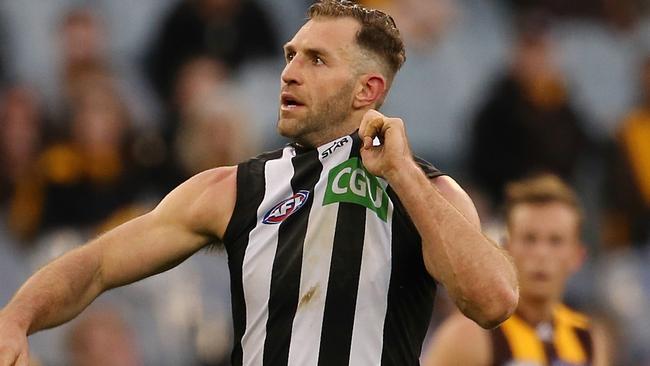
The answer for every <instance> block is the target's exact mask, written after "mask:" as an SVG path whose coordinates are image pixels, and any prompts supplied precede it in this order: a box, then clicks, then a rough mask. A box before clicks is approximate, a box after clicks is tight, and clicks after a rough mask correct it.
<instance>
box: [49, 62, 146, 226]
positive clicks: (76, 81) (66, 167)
mask: <svg viewBox="0 0 650 366" xmlns="http://www.w3.org/2000/svg"><path fill="white" fill-rule="evenodd" d="M78 71H79V74H78V75H74V76H71V77H70V80H72V82H71V83H70V85H69V96H70V101H71V107H70V119H69V121H70V125H69V126H68V127H69V129H68V131H67V132H68V133H67V136H66V137H65V138H64V139H62V140H60V141H57V142H55V143H53V144H51V145H50V146H48V147H47V149H46V150H45V151H44V152H43V154H42V156H41V158H40V164H41V172H42V175H43V184H44V188H43V189H44V202H43V205H44V207H43V222H42V226H43V229H48V228H53V227H61V226H68V225H71V226H77V227H85V228H89V227H91V226H94V225H97V224H99V223H100V222H101V221H102V220H104V219H106V218H107V217H108V216H109V215H111V214H112V213H114V212H115V211H116V210H118V209H122V208H124V207H125V206H126V205H128V204H130V203H131V202H132V201H133V199H134V197H135V196H136V195H137V194H138V185H137V184H136V178H137V176H136V175H135V171H134V167H133V163H134V162H133V160H132V159H130V156H129V154H130V149H129V143H130V139H129V133H130V120H129V116H128V111H127V110H126V109H125V106H124V104H123V102H122V100H121V99H120V96H119V95H118V94H117V91H116V90H115V87H114V83H113V81H114V80H113V79H112V76H111V74H110V73H108V72H106V71H105V70H103V69H102V68H101V67H97V68H88V69H81V70H78Z"/></svg>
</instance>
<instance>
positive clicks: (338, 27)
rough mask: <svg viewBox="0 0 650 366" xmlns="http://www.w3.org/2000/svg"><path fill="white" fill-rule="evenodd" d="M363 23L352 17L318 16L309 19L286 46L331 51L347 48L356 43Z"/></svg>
mask: <svg viewBox="0 0 650 366" xmlns="http://www.w3.org/2000/svg"><path fill="white" fill-rule="evenodd" d="M360 27H361V25H360V24H359V22H358V21H357V20H355V19H354V18H350V17H343V18H329V17H317V18H314V19H311V20H309V21H308V22H307V23H305V25H303V26H302V28H300V30H299V31H298V33H296V35H295V36H294V37H293V39H292V40H291V41H289V42H288V43H287V44H286V47H293V48H298V49H300V48H319V49H324V50H329V51H334V50H342V49H347V48H349V47H353V46H354V45H355V44H356V35H357V32H358V31H359V29H360Z"/></svg>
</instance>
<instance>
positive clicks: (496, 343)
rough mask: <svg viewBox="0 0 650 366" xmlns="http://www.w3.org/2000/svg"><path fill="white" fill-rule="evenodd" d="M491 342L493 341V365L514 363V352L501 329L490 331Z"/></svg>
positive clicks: (499, 365)
mask: <svg viewBox="0 0 650 366" xmlns="http://www.w3.org/2000/svg"><path fill="white" fill-rule="evenodd" d="M490 340H491V341H492V363H491V364H492V365H494V366H501V365H505V364H507V363H508V362H509V361H512V350H511V349H510V345H509V344H508V340H507V339H506V336H505V335H504V334H503V331H502V329H501V327H498V328H496V329H492V330H491V331H490Z"/></svg>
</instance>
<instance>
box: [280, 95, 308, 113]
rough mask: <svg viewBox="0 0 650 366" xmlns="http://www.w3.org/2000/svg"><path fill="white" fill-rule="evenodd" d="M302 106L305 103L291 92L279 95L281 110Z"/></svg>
mask: <svg viewBox="0 0 650 366" xmlns="http://www.w3.org/2000/svg"><path fill="white" fill-rule="evenodd" d="M304 106H305V104H304V103H303V102H302V101H300V100H299V99H298V98H297V97H296V96H294V95H293V94H290V93H282V95H281V96H280V108H281V109H282V110H295V109H298V108H300V107H304Z"/></svg>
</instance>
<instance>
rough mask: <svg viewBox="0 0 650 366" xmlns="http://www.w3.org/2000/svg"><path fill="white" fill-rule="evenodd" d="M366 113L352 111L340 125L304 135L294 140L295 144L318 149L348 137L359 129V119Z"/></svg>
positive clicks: (364, 111) (363, 111)
mask: <svg viewBox="0 0 650 366" xmlns="http://www.w3.org/2000/svg"><path fill="white" fill-rule="evenodd" d="M366 112H367V110H359V111H354V112H352V113H351V114H350V115H349V116H348V118H346V119H345V120H343V121H341V122H340V123H337V124H335V125H330V126H325V127H324V128H322V129H319V130H318V131H314V132H311V133H309V134H307V135H304V136H302V137H301V138H298V139H296V142H297V143H298V144H300V145H302V146H304V147H319V146H322V145H324V144H326V143H328V142H330V141H334V140H336V139H337V138H339V137H342V136H347V135H350V134H352V133H354V131H356V130H358V129H359V125H361V119H362V118H363V115H364V114H365V113H366Z"/></svg>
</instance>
